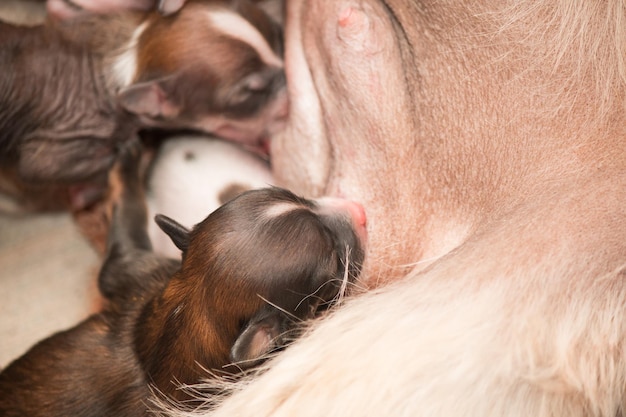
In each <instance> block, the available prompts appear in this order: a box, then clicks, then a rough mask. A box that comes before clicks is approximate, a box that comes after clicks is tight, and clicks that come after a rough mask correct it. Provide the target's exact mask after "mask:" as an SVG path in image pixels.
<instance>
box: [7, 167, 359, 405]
mask: <svg viewBox="0 0 626 417" xmlns="http://www.w3.org/2000/svg"><path fill="white" fill-rule="evenodd" d="M136 170H137V163H136V160H134V159H133V160H130V161H127V165H126V166H125V167H123V168H122V175H123V178H124V179H125V181H124V183H125V186H126V187H125V189H124V191H123V194H122V197H121V199H120V203H119V204H118V206H117V207H116V209H115V213H114V222H113V225H112V230H111V232H110V240H109V247H108V255H107V258H106V261H105V263H104V265H103V267H102V270H101V271H100V277H99V286H100V290H101V292H102V294H103V296H104V297H105V299H106V300H107V304H106V306H105V307H104V309H103V311H102V312H101V313H99V314H96V315H94V316H92V317H90V318H89V319H88V320H86V321H85V322H83V323H81V324H79V325H78V326H76V327H75V328H72V329H70V330H67V331H65V332H61V333H58V334H56V335H54V336H52V337H50V338H48V339H46V340H44V341H42V342H41V343H39V344H38V345H36V346H35V347H34V348H33V349H32V350H31V351H29V352H27V353H26V354H25V355H24V356H22V357H21V358H19V359H17V360H16V361H14V362H13V363H12V364H10V365H9V366H8V367H7V368H6V369H5V370H4V371H3V372H2V373H1V374H0V415H3V416H22V415H31V416H67V415H89V416H110V415H117V416H137V415H144V414H145V413H147V409H148V407H149V405H148V404H147V401H148V400H149V393H150V390H151V389H152V387H154V389H156V390H157V391H158V392H159V393H160V395H164V396H166V397H167V398H170V399H172V398H176V399H179V400H183V399H184V400H189V397H188V396H187V394H186V393H184V392H182V391H180V390H179V389H178V386H179V384H192V383H197V382H198V381H200V380H201V378H203V377H207V376H209V373H208V372H213V373H214V374H223V373H229V374H232V373H237V372H238V371H239V370H240V369H242V368H248V367H250V366H252V365H255V364H257V363H258V362H259V361H261V360H262V359H263V357H264V356H265V355H266V354H267V353H269V352H271V351H273V350H275V349H278V348H280V347H282V346H283V345H284V343H286V341H287V340H288V339H289V338H290V337H292V336H293V331H294V328H295V327H297V326H295V325H297V324H298V322H299V321H301V320H304V319H307V318H309V317H312V316H313V315H314V314H315V312H316V311H317V310H318V307H320V306H322V305H324V304H325V303H328V302H330V301H331V300H332V299H333V298H334V297H335V296H336V295H337V293H338V292H339V289H340V285H341V281H342V279H344V278H353V277H354V276H355V275H356V273H357V271H358V266H359V265H360V264H361V262H362V259H363V248H362V246H361V243H360V242H361V241H362V240H363V236H364V226H365V218H364V215H363V212H362V209H360V206H358V205H355V204H354V203H344V202H340V203H337V202H331V203H328V202H319V203H316V202H311V201H308V200H303V199H300V198H298V197H296V196H294V195H293V194H291V193H289V192H287V191H285V190H280V189H264V190H257V191H250V192H248V193H245V194H243V195H241V196H239V197H237V198H236V199H234V200H232V201H231V202H230V203H228V204H227V205H225V206H222V207H221V208H220V209H218V210H216V211H215V212H214V213H212V214H211V215H210V216H209V217H208V218H207V219H205V220H204V221H203V222H201V223H200V224H199V225H197V226H196V227H194V229H192V230H191V231H189V230H187V229H186V228H184V227H183V226H181V225H179V224H178V223H176V222H174V221H173V220H171V219H169V218H167V217H165V216H159V217H158V221H159V224H160V225H161V226H162V227H163V228H164V230H166V231H167V232H168V234H169V235H170V236H171V237H172V239H173V241H174V242H175V243H176V244H177V246H178V247H179V248H180V249H181V250H182V251H183V261H182V264H181V263H180V262H179V261H177V260H171V259H166V258H162V257H160V256H158V255H155V254H154V253H153V252H152V250H151V245H150V240H149V238H148V235H147V233H146V229H145V222H146V211H145V207H144V205H143V201H142V193H141V184H140V182H139V179H138V176H137V175H136ZM190 338H193V339H194V342H193V343H188V340H189V339H190ZM233 362H235V365H231V364H232V363H233Z"/></svg>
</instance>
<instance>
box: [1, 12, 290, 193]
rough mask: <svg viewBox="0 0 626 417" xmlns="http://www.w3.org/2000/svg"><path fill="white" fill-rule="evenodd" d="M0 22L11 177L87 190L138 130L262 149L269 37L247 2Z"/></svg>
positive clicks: (272, 36)
mask: <svg viewBox="0 0 626 417" xmlns="http://www.w3.org/2000/svg"><path fill="white" fill-rule="evenodd" d="M187 6H188V7H186V8H185V10H183V11H181V12H179V13H176V14H174V15H172V16H168V17H163V16H161V15H159V14H158V13H156V12H154V13H143V12H124V13H120V14H115V15H106V16H104V15H93V14H83V15H80V16H76V17H74V18H71V19H66V20H62V21H57V20H50V21H48V22H47V23H46V24H43V25H38V26H34V27H18V26H14V25H10V24H8V23H0V68H2V71H0V85H2V86H3V88H2V92H1V93H0V145H2V146H1V147H2V150H1V151H0V158H2V163H3V166H8V165H12V164H15V163H16V162H15V161H17V167H18V171H19V174H20V176H21V178H24V179H28V180H37V181H64V182H78V181H94V180H100V181H102V178H103V177H105V174H106V172H107V171H108V169H109V168H110V167H111V165H112V164H113V162H114V160H115V154H116V147H117V145H118V144H119V143H121V142H123V141H125V140H127V138H129V137H131V136H132V134H133V133H134V132H135V131H136V130H137V129H138V128H139V127H145V126H151V127H152V126H156V127H162V128H191V129H199V130H204V131H207V132H212V133H214V134H216V135H218V136H220V137H222V138H225V139H231V140H235V141H239V142H242V143H244V144H245V145H247V146H249V147H251V148H254V149H259V150H263V149H265V148H266V142H265V140H266V138H267V137H268V134H269V133H271V132H272V131H273V130H274V129H276V128H277V126H279V125H280V124H281V123H282V120H283V119H284V117H285V114H286V111H287V102H286V97H285V92H284V72H283V63H282V58H281V49H282V35H281V28H280V26H278V25H277V24H276V23H275V22H274V21H273V20H272V19H270V18H269V17H268V16H267V14H265V13H264V12H263V11H262V10H261V9H259V8H258V7H256V6H255V5H254V4H252V3H250V2H248V1H245V0H244V1H236V2H231V1H219V0H209V1H204V2H202V1H198V2H192V3H190V4H188V5H187Z"/></svg>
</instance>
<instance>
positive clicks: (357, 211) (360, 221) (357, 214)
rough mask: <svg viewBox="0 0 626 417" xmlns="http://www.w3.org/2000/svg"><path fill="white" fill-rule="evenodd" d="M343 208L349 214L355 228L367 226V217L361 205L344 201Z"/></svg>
mask: <svg viewBox="0 0 626 417" xmlns="http://www.w3.org/2000/svg"><path fill="white" fill-rule="evenodd" d="M344 201H345V202H344V204H343V205H344V206H345V208H346V209H347V210H348V211H349V212H350V215H351V216H352V219H353V220H354V223H356V225H357V226H361V227H365V226H367V215H366V214H365V209H364V208H363V206H362V205H360V204H359V203H357V202H356V201H350V200H344Z"/></svg>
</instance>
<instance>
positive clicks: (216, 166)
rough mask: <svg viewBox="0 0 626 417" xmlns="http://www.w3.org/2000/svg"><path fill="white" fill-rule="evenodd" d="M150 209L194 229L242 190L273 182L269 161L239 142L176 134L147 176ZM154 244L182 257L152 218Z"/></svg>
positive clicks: (162, 148) (159, 250)
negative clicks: (245, 148)
mask: <svg viewBox="0 0 626 417" xmlns="http://www.w3.org/2000/svg"><path fill="white" fill-rule="evenodd" d="M147 183H148V192H147V199H148V213H149V214H151V215H150V216H149V217H154V215H156V214H157V213H162V214H165V215H167V216H169V217H172V218H174V219H176V221H178V222H179V223H180V224H182V225H184V226H186V227H191V226H193V225H194V224H196V223H198V222H200V221H201V220H203V219H204V218H205V217H206V216H207V214H208V213H211V212H212V211H213V210H215V209H216V208H218V207H219V206H221V205H222V204H224V203H226V202H227V201H229V200H231V199H232V198H233V197H235V196H236V195H238V194H240V193H241V192H243V191H246V190H249V189H253V188H263V187H267V186H270V185H272V184H273V183H274V180H273V177H272V175H271V172H270V169H269V164H268V163H267V162H266V161H264V160H263V159H261V158H259V157H258V156H257V155H254V154H252V153H250V152H247V151H245V150H244V149H242V148H241V147H240V146H237V145H235V144H233V143H230V142H225V141H222V140H217V139H215V138H211V137H206V136H200V135H184V136H173V137H171V138H168V139H167V140H166V141H165V142H164V143H163V144H162V145H161V146H160V147H159V149H158V152H157V155H156V157H155V159H154V161H153V162H152V166H151V168H150V170H149V175H148V181H147ZM148 234H149V236H150V240H151V241H152V247H153V249H154V251H155V252H156V253H158V254H162V255H164V256H169V257H173V258H180V250H179V249H178V248H177V247H176V246H175V245H174V244H173V243H172V241H171V239H170V238H169V237H168V236H167V235H166V234H165V233H163V231H162V230H161V229H160V228H159V227H158V226H157V224H156V223H154V222H152V223H151V224H149V225H148Z"/></svg>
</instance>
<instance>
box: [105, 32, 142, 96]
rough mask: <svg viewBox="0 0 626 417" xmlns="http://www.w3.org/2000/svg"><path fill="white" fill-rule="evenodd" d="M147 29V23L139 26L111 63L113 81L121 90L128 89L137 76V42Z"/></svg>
mask: <svg viewBox="0 0 626 417" xmlns="http://www.w3.org/2000/svg"><path fill="white" fill-rule="evenodd" d="M147 27H148V22H143V23H142V24H141V25H139V26H138V27H137V29H135V31H134V32H133V34H132V36H131V37H130V40H129V41H128V43H127V44H126V45H125V46H124V47H123V48H122V50H121V53H120V54H119V55H118V56H117V57H116V58H115V60H114V61H113V65H112V68H113V80H114V82H115V84H116V85H117V86H119V87H121V88H123V87H128V86H129V85H131V84H132V82H133V81H134V79H135V75H136V74H137V42H138V41H139V37H140V36H141V34H142V33H143V32H144V31H145V30H146V28H147Z"/></svg>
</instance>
